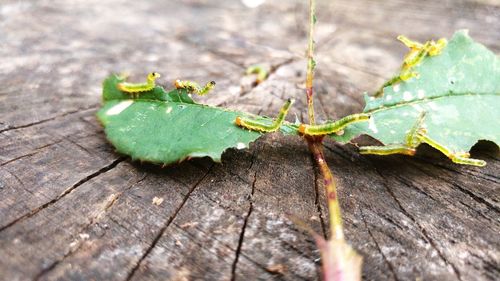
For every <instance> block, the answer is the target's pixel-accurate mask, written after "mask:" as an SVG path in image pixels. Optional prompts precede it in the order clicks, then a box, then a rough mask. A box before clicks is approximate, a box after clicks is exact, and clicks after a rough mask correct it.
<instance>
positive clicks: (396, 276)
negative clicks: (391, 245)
mask: <svg viewBox="0 0 500 281" xmlns="http://www.w3.org/2000/svg"><path fill="white" fill-rule="evenodd" d="M359 211H360V212H361V219H362V220H363V222H364V224H365V228H366V230H367V231H368V235H369V236H370V238H371V239H372V240H373V242H374V243H375V247H376V248H377V251H378V252H379V253H380V254H381V255H382V258H383V259H384V262H385V263H386V264H387V266H388V267H389V271H390V272H391V273H392V276H393V277H394V279H395V280H396V281H399V278H398V275H397V274H396V271H395V270H394V266H393V265H392V263H391V262H389V260H388V259H387V257H386V256H385V254H384V252H383V251H382V248H380V245H379V244H378V241H377V239H375V237H374V236H373V233H372V230H371V228H370V227H369V226H368V223H367V222H366V218H365V213H364V212H363V208H359Z"/></svg>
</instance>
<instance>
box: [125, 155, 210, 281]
mask: <svg viewBox="0 0 500 281" xmlns="http://www.w3.org/2000/svg"><path fill="white" fill-rule="evenodd" d="M214 165H215V164H213V163H212V165H211V166H210V168H208V170H207V172H206V173H205V174H204V175H203V176H202V177H201V178H200V179H199V180H198V181H197V182H196V183H195V184H194V185H193V186H192V187H191V188H190V189H189V191H188V193H187V194H186V196H184V198H183V200H182V202H181V204H180V205H179V206H178V207H177V209H176V210H175V212H174V214H173V215H172V216H171V217H170V218H169V219H168V220H167V222H166V223H165V224H164V225H163V226H162V227H161V228H160V230H159V231H158V233H157V234H156V235H155V237H154V239H153V241H152V242H151V245H149V247H148V248H147V249H146V251H145V252H144V254H143V255H142V256H141V257H140V258H139V260H138V261H137V263H136V264H135V266H134V267H133V268H132V270H131V271H130V272H129V274H128V275H127V277H126V278H125V280H126V281H130V280H132V278H133V277H134V275H135V273H136V272H137V270H138V269H139V267H140V266H141V264H142V262H144V260H145V259H146V257H147V256H148V255H149V254H150V253H151V252H152V251H153V248H154V247H156V245H157V244H158V242H159V241H160V238H161V237H162V236H163V234H164V233H165V231H166V230H167V228H168V227H169V226H170V224H171V223H172V222H173V221H174V219H175V218H176V216H177V214H178V213H179V212H180V210H181V209H182V207H184V205H185V204H186V202H187V200H188V199H189V197H190V196H191V194H192V193H193V192H194V190H195V189H196V187H198V185H200V184H201V183H202V182H203V180H204V179H205V178H206V177H207V176H208V175H209V174H210V172H211V171H212V168H213V167H214Z"/></svg>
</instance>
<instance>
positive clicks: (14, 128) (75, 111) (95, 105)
mask: <svg viewBox="0 0 500 281" xmlns="http://www.w3.org/2000/svg"><path fill="white" fill-rule="evenodd" d="M98 107H99V105H97V104H93V105H91V106H88V107H83V108H77V109H75V110H71V111H67V112H64V113H62V114H59V115H56V116H53V117H50V118H46V119H42V120H39V121H35V122H32V123H28V124H23V125H18V126H10V125H8V126H7V128H5V129H2V130H0V134H1V133H3V132H7V131H11V130H17V129H22V128H28V127H32V126H35V125H40V124H43V123H46V122H49V121H53V120H56V119H59V118H63V117H66V116H68V115H72V114H75V113H79V112H82V111H86V110H90V109H97V108H98Z"/></svg>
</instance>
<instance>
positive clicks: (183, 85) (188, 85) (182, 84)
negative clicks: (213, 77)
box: [174, 79, 215, 96]
mask: <svg viewBox="0 0 500 281" xmlns="http://www.w3.org/2000/svg"><path fill="white" fill-rule="evenodd" d="M174 84H175V88H177V89H186V90H187V91H188V92H192V93H195V94H197V95H199V96H204V95H206V94H208V92H210V90H212V89H213V88H215V81H210V82H208V83H207V84H206V85H205V87H203V88H202V87H200V85H198V83H196V82H192V81H182V80H179V79H177V80H175V83H174Z"/></svg>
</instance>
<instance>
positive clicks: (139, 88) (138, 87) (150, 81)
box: [117, 72, 161, 97]
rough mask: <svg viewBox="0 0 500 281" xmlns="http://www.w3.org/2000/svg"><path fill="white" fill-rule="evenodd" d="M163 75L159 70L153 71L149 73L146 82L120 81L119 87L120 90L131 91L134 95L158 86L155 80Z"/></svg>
mask: <svg viewBox="0 0 500 281" xmlns="http://www.w3.org/2000/svg"><path fill="white" fill-rule="evenodd" d="M160 77H161V75H160V74H159V73H157V72H151V73H149V74H148V77H147V78H146V83H128V82H122V83H118V84H117V87H118V89H119V90H120V91H122V92H125V93H130V94H132V95H133V96H134V97H135V95H137V94H139V93H142V92H148V91H151V90H153V89H154V87H155V86H156V84H155V80H156V79H158V78H160Z"/></svg>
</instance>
